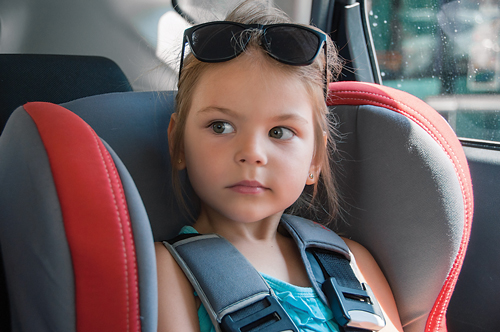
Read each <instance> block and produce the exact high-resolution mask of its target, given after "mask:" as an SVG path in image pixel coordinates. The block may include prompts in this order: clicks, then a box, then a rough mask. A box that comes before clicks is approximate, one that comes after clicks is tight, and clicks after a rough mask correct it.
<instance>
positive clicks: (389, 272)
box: [329, 82, 473, 331]
mask: <svg viewBox="0 0 500 332" xmlns="http://www.w3.org/2000/svg"><path fill="white" fill-rule="evenodd" d="M330 89H331V94H330V97H331V98H330V100H329V104H330V105H331V112H332V113H333V114H335V116H336V117H337V119H338V121H339V124H340V127H339V129H340V132H341V134H342V135H343V139H342V140H341V142H340V143H339V150H340V152H341V155H340V160H338V165H339V168H341V169H340V173H341V175H340V176H339V177H338V178H339V181H340V182H341V191H342V194H343V195H344V197H345V201H346V202H345V203H346V204H345V205H344V214H345V217H346V218H345V219H346V220H347V224H346V223H342V222H339V224H338V225H339V228H340V231H341V233H344V234H346V235H348V236H349V237H350V238H352V239H354V240H356V241H358V242H360V243H362V244H363V245H364V246H366V247H367V248H368V249H369V251H370V252H371V253H372V254H373V255H374V257H375V259H376V260H377V262H378V263H379V265H380V266H381V268H382V270H383V272H384V274H385V275H386V277H387V279H388V281H389V283H390V285H391V288H392V290H393V293H394V296H395V298H396V302H397V305H398V308H399V314H400V317H401V321H402V323H403V326H404V328H405V331H424V329H425V331H442V330H446V320H445V314H446V309H447V306H448V303H449V301H450V298H451V294H452V292H453V289H454V287H455V284H456V281H457V278H458V274H459V272H460V268H461V266H462V263H463V259H464V255H465V251H466V247H467V243H468V240H469V234H470V227H471V222H472V212H473V211H472V210H473V206H472V205H473V197H472V185H471V179H470V174H469V169H468V165H467V161H466V158H465V154H464V152H463V150H462V147H461V144H460V142H459V141H458V139H457V137H456V135H455V134H454V132H453V130H452V129H451V127H450V126H449V125H448V123H447V122H446V121H445V120H444V119H443V118H442V117H441V116H440V115H439V114H438V113H437V112H436V111H435V110H434V109H432V108H431V107H430V106H428V105H427V104H426V103H424V102H423V101H421V100H420V99H418V98H416V97H414V96H412V95H410V94H408V93H405V92H403V91H399V90H395V89H392V88H389V87H384V86H380V85H375V84H368V83H360V82H338V83H335V84H331V85H330Z"/></svg>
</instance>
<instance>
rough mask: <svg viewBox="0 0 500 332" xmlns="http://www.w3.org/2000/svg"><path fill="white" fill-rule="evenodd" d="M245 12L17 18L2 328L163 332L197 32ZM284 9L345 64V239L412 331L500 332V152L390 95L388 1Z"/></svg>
mask: <svg viewBox="0 0 500 332" xmlns="http://www.w3.org/2000/svg"><path fill="white" fill-rule="evenodd" d="M238 2H239V1H237V0H234V1H227V2H225V3H223V4H221V3H218V2H217V1H172V2H170V1H161V0H148V1H144V2H140V1H127V3H126V5H124V3H123V2H121V1H119V0H108V1H97V0H91V1H85V2H84V1H73V2H63V1H58V0H44V1H36V0H21V1H14V0H7V1H3V2H2V3H0V96H2V98H0V120H1V123H0V128H3V131H2V132H1V135H0V183H1V185H0V188H1V191H0V227H1V230H0V249H1V256H0V258H1V262H2V264H1V268H2V271H1V273H0V310H1V313H0V326H1V329H2V330H6V331H7V330H12V331H73V330H78V331H84V330H89V331H100V330H103V331H104V330H106V331H110V330H113V331H114V330H133V331H139V330H142V331H155V330H156V320H157V309H156V306H157V294H156V272H155V271H156V267H155V264H156V263H155V259H154V248H153V243H154V241H160V240H165V239H168V238H171V237H173V236H174V235H176V234H177V232H178V231H179V229H180V228H181V227H182V226H183V225H186V224H188V223H189V222H190V221H189V218H188V217H187V216H186V215H185V214H184V213H183V212H182V211H181V209H180V208H179V206H178V205H177V203H176V200H175V197H174V195H173V191H172V184H171V179H170V173H171V172H170V167H171V166H170V156H169V152H168V140H167V135H166V132H167V127H168V122H169V119H170V115H171V114H172V112H173V111H174V109H175V101H174V98H175V80H176V75H177V70H178V69H177V67H176V66H177V65H178V59H177V58H176V55H177V57H178V56H179V52H180V43H181V41H182V31H183V29H184V28H185V27H187V26H189V25H191V24H194V23H201V22H204V21H208V20H214V19H222V18H223V17H224V14H225V13H226V12H227V11H228V10H230V9H231V8H232V7H234V6H235V5H236V4H237V3H238ZM273 3H274V4H275V5H278V6H280V7H282V8H283V9H284V10H285V11H287V13H289V15H290V16H291V17H292V18H293V19H294V20H295V21H297V22H299V23H310V22H311V23H312V24H313V25H315V26H317V27H319V28H320V29H322V30H323V31H326V32H328V33H330V36H331V37H332V39H333V40H334V42H335V43H336V44H337V46H338V48H339V50H340V54H341V56H342V57H343V58H344V59H345V63H346V65H345V67H344V70H343V72H342V75H341V76H340V78H339V82H335V83H332V84H331V85H330V87H329V89H330V95H331V96H335V98H330V99H328V106H329V109H330V112H331V114H332V116H334V117H335V118H336V119H337V122H338V124H339V128H338V130H339V131H340V132H341V133H342V140H341V141H340V142H339V144H338V148H339V154H338V156H337V157H336V158H337V160H336V168H337V169H338V170H340V175H341V176H340V178H339V181H340V186H341V190H342V193H343V196H344V205H343V207H342V208H343V211H344V213H343V219H342V220H338V221H337V222H336V224H335V227H336V228H335V230H336V231H337V232H338V233H340V234H342V235H343V236H346V237H348V238H352V239H353V240H355V241H358V242H359V243H361V244H362V245H363V246H365V247H366V248H367V249H368V250H369V251H370V252H371V253H372V255H373V256H374V257H375V259H376V261H377V263H378V264H379V265H380V267H381V269H382V271H383V272H384V274H385V276H386V278H387V280H388V281H389V284H390V286H391V289H392V290H393V293H394V296H395V299H396V303H397V306H398V310H399V314H400V318H401V322H402V323H403V327H404V330H405V331H446V330H448V331H450V332H455V331H456V332H460V331H496V326H497V325H498V324H497V323H498V322H499V318H497V316H496V315H495V312H496V301H495V300H496V296H495V295H497V294H500V286H499V285H500V283H499V282H498V281H499V279H500V266H499V264H498V257H499V253H500V252H499V249H498V248H497V246H495V239H494V237H495V235H496V234H498V231H500V229H499V226H498V224H497V223H496V220H497V216H498V215H499V212H500V211H499V206H498V204H497V201H498V198H499V197H498V195H499V194H498V193H499V192H500V190H499V189H500V188H499V185H500V181H499V180H498V177H497V176H496V174H498V172H499V167H500V166H499V165H500V151H499V150H500V145H499V143H497V142H495V141H493V140H484V139H476V138H468V137H462V136H460V135H459V133H458V131H457V130H456V128H452V126H450V116H449V114H448V113H446V112H441V111H440V112H439V113H438V112H437V111H436V109H438V110H440V109H439V107H437V106H436V105H438V104H437V103H435V102H434V103H433V102H432V98H431V99H429V100H427V102H425V101H422V100H421V99H419V98H417V97H415V96H414V95H413V93H408V92H405V91H403V90H402V89H401V88H400V87H399V86H395V87H394V86H393V87H391V86H389V85H386V84H384V82H389V80H386V81H385V79H384V77H386V76H384V75H383V74H384V73H386V69H384V68H385V67H384V66H386V67H387V63H386V62H382V60H384V58H383V57H380V56H379V54H378V53H377V49H376V45H374V40H376V39H377V37H375V36H372V34H373V33H374V31H375V30H373V29H370V25H373V22H374V21H373V17H374V16H376V15H375V14H373V11H375V10H376V8H377V4H378V5H379V6H380V7H381V8H382V9H387V7H384V5H383V4H384V2H382V1H363V0H360V1H350V0H346V1H339V0H337V1H334V0H309V1H293V2H292V1H274V2H273ZM448 3H450V4H452V3H453V1H450V2H447V3H446V4H448ZM401 6H403V5H401ZM430 7H432V6H430ZM138 13H140V15H139V14H138ZM151 22H153V23H154V25H155V26H154V28H157V30H156V29H153V31H156V32H155V33H153V34H152V35H148V33H146V32H144V31H146V28H147V26H148V24H153V23H151ZM147 31H151V29H150V30H147ZM179 31H180V32H179ZM149 33H151V32H149ZM179 33H180V35H179ZM171 35H174V36H173V37H172V36H171ZM179 36H180V37H179ZM172 38H173V39H172ZM72 45H75V46H72ZM167 51H170V53H168V52H167ZM172 54H173V55H172ZM381 68H382V69H381ZM412 92H413V91H412ZM414 94H416V95H418V94H417V93H414ZM440 113H441V114H440ZM4 127H5V128H4ZM454 129H455V131H454ZM186 185H187V184H186ZM117 197H119V198H120V199H117ZM117 202H118V203H117ZM303 216H304V217H308V218H310V219H313V220H318V221H320V220H321V218H322V216H321V214H316V215H308V214H307V213H304V215H303ZM103 253H106V255H104V254H103ZM123 253H125V254H123ZM124 257H125V259H124ZM117 299H118V300H117Z"/></svg>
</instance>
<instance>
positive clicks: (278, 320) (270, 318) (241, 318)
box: [220, 296, 299, 332]
mask: <svg viewBox="0 0 500 332" xmlns="http://www.w3.org/2000/svg"><path fill="white" fill-rule="evenodd" d="M220 327H221V329H222V331H224V332H251V331H254V330H256V331H259V332H261V331H262V332H266V331H267V332H277V331H293V332H299V330H298V329H297V327H296V326H295V324H294V323H293V322H292V320H291V319H290V317H289V316H288V314H287V313H286V312H285V310H284V309H283V307H282V306H281V304H279V303H278V301H277V300H276V298H274V297H273V296H267V297H265V298H264V299H262V300H260V301H259V302H257V303H254V304H252V305H250V306H248V307H246V308H243V309H240V310H238V311H236V312H234V313H231V314H227V315H225V316H224V317H223V318H222V321H221V323H220Z"/></svg>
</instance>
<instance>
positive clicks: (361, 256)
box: [342, 238, 403, 331]
mask: <svg viewBox="0 0 500 332" xmlns="http://www.w3.org/2000/svg"><path fill="white" fill-rule="evenodd" d="M342 239H343V240H344V242H345V243H346V244H347V246H348V247H349V250H350V251H351V253H352V256H354V261H355V264H354V270H355V273H356V276H357V277H358V278H359V280H360V281H361V282H366V283H367V284H368V285H370V288H371V289H372V291H373V293H374V295H375V298H376V299H377V301H378V302H379V304H380V307H381V308H382V310H383V311H384V313H385V319H386V327H385V328H384V329H383V331H402V330H403V327H402V326H401V322H400V319H399V314H398V309H397V307H396V301H395V300H394V296H393V295H392V291H391V287H390V286H389V283H388V282H387V279H386V278H385V276H384V274H383V273H382V270H381V269H380V267H379V266H378V264H377V262H376V261H375V259H374V258H373V256H372V254H371V253H370V252H369V251H368V250H367V249H366V248H365V247H364V246H362V245H361V244H359V243H358V242H355V241H353V240H349V239H346V238H342Z"/></svg>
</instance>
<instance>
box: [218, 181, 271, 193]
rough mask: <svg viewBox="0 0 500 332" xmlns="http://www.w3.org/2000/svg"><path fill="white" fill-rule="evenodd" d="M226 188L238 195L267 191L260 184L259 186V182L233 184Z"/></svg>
mask: <svg viewBox="0 0 500 332" xmlns="http://www.w3.org/2000/svg"><path fill="white" fill-rule="evenodd" d="M228 188H229V189H231V190H233V191H235V192H237V193H240V194H260V193H263V192H264V191H266V190H267V189H268V188H266V187H264V186H263V185H262V184H260V182H258V181H246V180H245V181H240V182H238V183H236V184H233V185H232V186H229V187H228Z"/></svg>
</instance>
